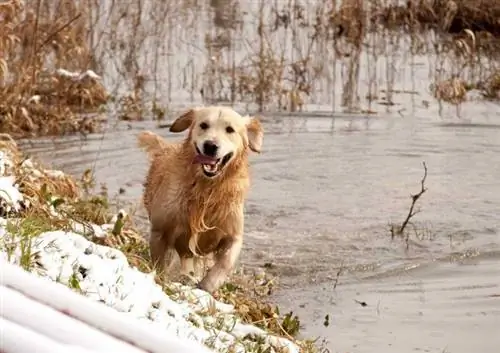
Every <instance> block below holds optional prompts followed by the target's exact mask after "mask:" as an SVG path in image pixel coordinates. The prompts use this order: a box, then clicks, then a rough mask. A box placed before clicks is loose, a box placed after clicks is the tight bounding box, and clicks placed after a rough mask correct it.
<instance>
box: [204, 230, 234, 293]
mask: <svg viewBox="0 0 500 353" xmlns="http://www.w3.org/2000/svg"><path fill="white" fill-rule="evenodd" d="M222 242H223V244H222V247H221V249H220V250H219V251H218V253H217V254H215V264H214V265H213V266H212V268H211V269H210V270H209V271H208V273H207V274H206V275H205V277H204V278H203V279H202V280H201V282H200V283H199V285H198V287H199V288H200V289H203V290H205V291H207V292H213V291H215V290H217V289H218V288H219V287H220V286H221V285H222V284H223V283H224V281H225V280H226V278H227V276H228V275H229V273H230V272H231V270H232V269H233V267H234V265H235V263H236V260H237V259H238V256H239V255H240V251H241V247H242V245H243V235H238V236H236V237H228V238H225V239H223V240H222Z"/></svg>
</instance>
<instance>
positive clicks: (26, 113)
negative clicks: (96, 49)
mask: <svg viewBox="0 0 500 353" xmlns="http://www.w3.org/2000/svg"><path fill="white" fill-rule="evenodd" d="M0 18H1V21H0V131H1V132H11V133H13V134H14V135H26V134H28V135H47V134H63V133H69V132H77V131H81V132H93V131H95V130H96V128H97V125H98V122H99V120H96V119H89V117H86V118H84V117H82V116H78V115H77V113H82V112H89V111H94V112H95V111H96V108H98V107H99V106H100V105H101V104H104V103H105V102H106V101H107V99H108V95H107V92H106V90H105V89H104V87H103V86H102V84H101V83H100V78H99V77H98V76H97V75H95V74H94V73H93V72H92V71H87V69H88V68H90V66H89V58H90V57H91V52H90V48H89V46H88V43H87V33H86V29H85V15H84V11H83V9H82V8H80V7H79V6H78V5H77V4H76V3H74V2H71V1H59V2H50V3H49V2H47V1H45V2H43V1H41V0H38V1H26V2H25V3H23V2H22V1H20V0H10V1H6V2H2V3H1V4H0ZM57 69H63V70H59V71H58V70H57ZM72 71H76V73H73V72H72Z"/></svg>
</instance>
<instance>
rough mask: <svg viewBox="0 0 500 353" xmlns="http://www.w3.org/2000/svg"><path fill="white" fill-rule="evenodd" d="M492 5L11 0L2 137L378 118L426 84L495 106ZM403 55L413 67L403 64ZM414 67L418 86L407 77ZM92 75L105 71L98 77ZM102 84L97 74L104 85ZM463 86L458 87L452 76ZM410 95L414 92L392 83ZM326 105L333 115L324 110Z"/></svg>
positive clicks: (4, 6)
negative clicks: (241, 119) (266, 114)
mask: <svg viewBox="0 0 500 353" xmlns="http://www.w3.org/2000/svg"><path fill="white" fill-rule="evenodd" d="M499 6H500V5H499V3H498V2H497V1H494V0H481V1H472V0H408V1H407V2H406V4H404V5H401V3H400V2H398V1H395V0H394V1H392V0H370V1H361V0H339V1H335V0H334V1H329V2H319V1H313V0H292V1H286V2H285V1H278V2H274V3H272V4H269V3H267V2H265V1H263V0H260V1H259V2H255V1H254V2H251V1H247V0H240V1H237V0H218V1H215V0H214V1H210V2H202V1H198V0H174V1H168V2H165V1H159V0H147V1H131V0H127V1H124V2H100V1H95V0H91V1H80V0H57V1H54V2H52V1H48V0H27V1H24V2H22V1H20V0H9V1H3V2H2V3H1V4H0V18H1V19H2V21H1V22H0V100H1V103H0V132H9V133H12V134H13V135H14V136H35V135H60V134H65V133H74V132H77V131H80V132H83V133H89V132H94V131H98V130H99V127H100V126H101V125H102V123H103V122H104V121H105V120H106V119H105V118H104V117H103V115H100V113H104V112H105V113H106V114H107V115H111V116H113V117H117V118H119V119H123V120H128V121H136V120H143V119H145V118H147V117H153V118H154V119H158V120H160V119H163V118H164V117H165V116H166V115H167V114H168V113H169V111H170V110H171V106H172V105H173V104H174V102H176V103H179V104H183V105H185V104H199V103H201V102H205V103H215V102H216V103H226V104H237V105H241V104H243V105H245V106H246V107H245V108H248V109H259V110H286V111H301V110H304V109H305V108H306V107H307V105H309V104H319V105H321V106H322V107H329V108H330V109H331V110H333V111H338V110H339V108H341V109H343V110H345V111H349V112H370V113H376V112H377V109H376V107H377V105H378V106H383V108H384V109H386V110H390V109H391V107H392V106H394V105H397V99H395V98H396V94H395V93H394V92H395V91H398V90H399V91H401V90H412V91H413V90H414V88H415V85H416V82H415V79H414V76H415V75H416V73H415V70H416V69H415V65H416V63H417V61H419V62H422V60H424V61H427V64H426V65H428V66H429V72H428V73H427V75H428V80H429V84H433V85H434V86H435V87H438V89H437V94H436V98H438V100H442V101H445V102H446V101H447V100H446V97H445V96H446V94H445V93H446V92H445V91H450V90H447V89H444V88H443V87H441V86H443V85H446V83H445V82H448V81H450V80H454V82H453V87H454V88H453V89H452V91H453V96H454V97H452V98H451V100H450V101H452V102H459V103H460V102H462V101H463V94H462V92H461V91H462V90H458V91H457V89H456V87H457V86H456V83H457V82H459V81H460V82H462V81H463V82H465V85H466V87H474V88H477V89H478V90H480V91H481V92H482V93H483V95H484V96H485V97H487V98H488V99H496V98H498V83H495V82H497V81H498V80H495V78H496V77H498V72H499V68H500V64H499V60H498V59H499V55H498V54H499V53H500V44H499V43H500V40H499V38H500V30H499V29H500V24H499V23H498V18H500V8H499ZM402 58H404V59H402ZM408 70H411V71H412V72H411V74H410V76H411V77H412V78H411V82H402V81H401V79H399V78H398V76H401V75H403V74H404V75H406V74H405V72H406V71H408ZM95 73H97V74H95ZM101 77H102V78H101ZM455 78H456V80H455ZM395 85H406V86H411V87H395ZM326 109H328V108H326Z"/></svg>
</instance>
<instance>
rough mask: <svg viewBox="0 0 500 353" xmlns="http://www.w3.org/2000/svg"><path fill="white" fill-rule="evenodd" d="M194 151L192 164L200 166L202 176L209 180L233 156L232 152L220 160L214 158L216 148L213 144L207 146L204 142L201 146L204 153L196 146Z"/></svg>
mask: <svg viewBox="0 0 500 353" xmlns="http://www.w3.org/2000/svg"><path fill="white" fill-rule="evenodd" d="M195 149H196V156H195V157H194V160H193V163H194V164H201V168H202V170H203V174H205V176H207V177H209V178H213V177H215V176H217V175H218V174H219V173H220V172H221V171H222V169H223V168H224V167H225V165H226V164H227V163H228V162H229V160H230V159H231V157H232V156H233V152H230V153H228V154H226V155H225V156H224V157H222V158H216V157H215V155H216V154H217V149H218V147H217V145H215V144H214V143H213V142H210V143H208V144H207V142H205V143H204V144H203V152H204V153H202V152H201V151H200V149H199V148H198V146H197V145H196V144H195ZM209 154H211V155H209Z"/></svg>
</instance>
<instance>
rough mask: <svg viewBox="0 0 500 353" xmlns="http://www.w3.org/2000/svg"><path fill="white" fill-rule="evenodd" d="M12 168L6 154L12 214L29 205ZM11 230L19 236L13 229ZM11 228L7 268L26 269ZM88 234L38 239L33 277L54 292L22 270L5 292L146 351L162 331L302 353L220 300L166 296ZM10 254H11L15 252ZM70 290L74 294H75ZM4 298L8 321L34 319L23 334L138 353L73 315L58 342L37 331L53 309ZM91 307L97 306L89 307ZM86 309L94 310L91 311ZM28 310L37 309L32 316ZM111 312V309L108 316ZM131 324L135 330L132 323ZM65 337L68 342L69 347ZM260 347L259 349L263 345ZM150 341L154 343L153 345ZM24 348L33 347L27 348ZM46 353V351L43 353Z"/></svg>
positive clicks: (3, 236) (220, 347)
mask: <svg viewBox="0 0 500 353" xmlns="http://www.w3.org/2000/svg"><path fill="white" fill-rule="evenodd" d="M22 167H23V168H29V169H32V170H33V172H32V173H31V172H30V174H31V175H32V176H33V177H37V176H38V175H42V174H45V175H47V174H48V173H47V172H46V171H43V173H42V172H40V171H38V170H36V169H35V167H34V165H33V163H31V161H29V160H26V161H24V162H23V164H22ZM9 168H10V169H11V168H12V162H11V160H10V159H9V156H8V153H7V152H5V153H4V152H3V151H0V172H1V173H2V175H1V176H0V192H1V193H0V199H1V200H3V202H5V203H6V204H8V205H9V207H10V208H13V209H14V210H18V209H19V208H18V206H16V205H19V203H20V202H22V201H23V195H22V194H21V193H20V192H19V190H18V188H17V187H16V185H15V184H14V183H15V178H14V176H10V175H7V176H5V175H4V174H5V173H6V171H8V170H9ZM50 173H51V175H61V172H57V171H52V172H50ZM2 205H3V203H2ZM16 207H17V208H16ZM10 208H9V210H10ZM120 212H121V215H120V216H125V215H126V214H125V212H124V211H120ZM115 219H116V218H115ZM91 227H92V230H93V232H94V233H95V235H97V236H99V237H105V236H107V234H108V232H109V231H110V230H111V229H112V227H113V225H112V224H108V225H104V226H97V225H91ZM8 229H10V230H11V231H12V227H10V228H8ZM8 229H7V220H6V219H5V218H0V261H6V260H8V262H10V263H11V264H16V265H20V264H21V262H22V257H23V249H25V247H26V244H24V245H23V244H22V242H23V239H21V238H20V237H19V236H17V238H16V235H17V234H11V233H9V231H8ZM86 231H87V229H86V228H85V227H83V226H82V225H77V224H75V226H74V227H73V229H72V231H67V230H65V231H63V230H54V231H49V232H44V233H42V234H40V235H38V236H36V237H35V238H33V239H32V241H31V244H30V245H31V250H30V251H31V255H32V256H34V266H33V268H32V269H31V272H32V273H33V275H35V276H36V277H35V278H36V280H38V281H40V280H41V281H42V282H41V283H43V284H45V285H47V287H46V288H45V289H44V290H40V289H39V288H35V285H34V284H31V282H30V280H28V279H26V278H28V277H26V276H33V275H30V274H29V273H28V272H25V271H23V270H21V269H20V268H18V269H19V271H20V272H23V275H20V274H19V273H18V274H16V275H15V276H13V275H10V277H9V274H6V273H3V272H2V273H1V275H0V283H1V284H2V285H4V284H5V281H6V280H8V279H9V278H10V280H11V283H10V286H12V285H15V286H16V288H17V289H19V290H21V292H22V293H24V294H27V295H28V296H36V297H37V298H38V299H39V300H41V301H42V302H44V303H48V304H50V305H51V306H52V308H53V309H51V310H52V311H57V310H59V311H61V310H69V311H70V312H71V314H72V316H73V317H77V318H79V319H80V320H82V321H85V322H87V323H88V324H91V325H94V326H95V327H100V328H104V329H105V330H106V331H107V332H110V331H113V330H115V331H116V332H115V333H116V334H115V337H116V336H120V337H126V338H127V340H128V341H130V340H131V339H132V340H133V342H136V343H137V342H142V343H141V344H138V343H137V345H139V346H141V347H142V348H145V349H148V350H149V351H157V350H155V349H154V347H153V348H151V347H149V348H146V346H147V342H143V341H144V338H141V337H142V336H141V335H143V334H140V333H141V332H143V331H145V330H146V331H151V330H152V331H155V332H156V331H160V332H162V333H163V334H164V335H166V334H169V335H173V336H175V337H176V339H181V340H183V341H185V342H193V341H194V342H199V343H203V344H204V345H205V346H209V347H210V348H212V349H214V351H216V352H228V351H232V352H252V348H251V347H257V346H259V347H258V349H259V351H265V349H266V348H270V352H278V351H283V349H284V348H285V349H284V351H286V348H288V352H289V353H295V352H299V349H298V347H297V346H296V345H295V344H294V343H292V342H291V341H289V340H287V339H284V338H281V337H276V336H272V335H269V334H267V333H266V332H265V331H263V330H261V329H260V328H258V327H256V326H253V325H248V324H244V323H242V322H241V321H240V319H239V318H238V317H237V315H236V314H235V312H234V307H233V306H232V305H228V304H224V303H222V302H219V301H217V300H215V299H214V298H213V297H212V296H211V295H210V294H209V293H207V292H204V291H202V290H199V289H195V288H191V287H188V286H184V285H182V284H179V283H172V284H170V285H169V293H170V292H173V293H174V294H171V295H170V296H169V295H167V294H165V292H164V290H163V289H162V287H161V286H159V285H158V284H156V283H155V281H154V277H155V273H154V272H151V273H143V272H141V271H139V270H138V269H136V268H134V267H131V266H130V265H129V263H128V261H127V258H126V256H125V255H124V254H123V253H122V252H120V251H119V250H117V249H113V248H110V247H106V246H102V245H98V244H95V243H92V242H91V241H89V240H87V239H86V238H85V237H84V235H85V233H86ZM87 233H88V231H87ZM23 246H24V247H23ZM2 249H3V250H2ZM7 249H9V250H8V252H7ZM24 251H26V250H24ZM5 268H7V267H6V266H4V265H3V264H2V265H1V269H2V271H5V270H4V269H5ZM24 277H26V278H24ZM23 278H24V279H23ZM12 283H14V284H12ZM33 283H34V282H33ZM49 283H50V284H51V287H50V288H49V287H48V285H49ZM54 286H56V287H58V289H57V290H59V287H62V288H63V289H65V290H67V291H69V292H70V293H72V294H74V293H76V292H77V293H80V294H78V295H76V294H75V297H78V298H79V299H78V300H76V299H75V298H74V297H72V299H69V296H68V297H67V298H66V294H64V295H62V294H60V293H56V292H57V290H56V289H55V288H53V287H54ZM68 287H70V288H72V289H68ZM1 293H2V298H4V295H5V296H6V297H8V298H10V300H11V301H12V302H13V303H15V304H12V305H5V306H3V307H2V308H1V310H2V312H1V314H2V315H1V316H6V315H7V314H9V315H11V316H17V317H20V316H22V317H29V318H30V320H24V321H23V324H24V325H27V326H29V327H28V328H27V327H24V328H22V330H28V329H37V328H38V331H40V332H41V331H43V333H44V334H45V335H46V336H48V337H49V338H50V339H52V340H54V339H57V340H58V341H59V342H63V343H65V344H73V345H77V346H79V347H83V348H87V349H94V350H95V349H98V348H99V347H97V346H96V344H97V343H95V344H93V343H92V342H99V346H100V348H99V349H101V350H102V349H103V348H104V347H105V346H106V344H109V346H108V348H109V350H108V351H120V352H133V350H131V349H130V348H127V349H126V348H123V349H122V348H120V349H118V348H113V347H117V346H114V345H117V344H119V342H114V341H113V340H111V339H110V338H108V339H106V338H105V337H103V336H102V334H100V331H97V330H96V329H95V328H92V327H87V328H77V326H78V325H80V326H81V323H80V324H78V323H77V322H73V321H76V320H74V319H72V318H70V317H68V316H64V315H63V317H65V319H63V318H60V321H58V324H57V326H59V328H61V329H63V330H62V331H58V332H59V333H58V334H57V335H56V336H54V335H55V333H54V332H55V331H53V330H52V328H51V326H50V325H48V326H46V327H33V325H34V324H35V323H36V324H40V323H43V321H44V320H43V319H44V318H46V317H48V316H49V314H50V312H49V311H50V310H49V308H45V309H44V308H43V306H41V304H36V303H35V304H30V305H28V302H27V300H28V299H27V298H26V297H25V298H23V295H21V294H19V293H17V294H16V292H14V291H13V290H12V289H9V288H6V287H1ZM61 293H62V292H61ZM54 298H58V300H57V301H56V300H54ZM25 302H26V303H25ZM23 303H24V304H23ZM90 304H95V305H94V306H90ZM102 304H105V306H104V305H102ZM106 306H107V307H108V308H106ZM86 307H88V309H85V308H86ZM27 308H30V309H29V311H28V310H27ZM104 308H106V309H107V310H106V311H105V310H104ZM113 309H114V310H113ZM48 310H49V311H48ZM110 312H113V313H114V314H116V313H120V315H119V318H118V319H116V318H114V319H113V316H112V314H110ZM59 316H61V315H59ZM130 319H131V320H132V321H130ZM58 320H59V319H58ZM127 320H129V321H127ZM30 322H31V323H32V324H31V326H30ZM50 322H51V323H53V324H51V325H55V321H52V319H51V320H50ZM125 322H128V325H129V326H130V325H131V326H130V327H133V330H132V331H130V330H126V329H125V328H123V327H124V326H123V325H125ZM130 322H133V323H134V324H130ZM120 325H121V326H120ZM120 327H122V328H120ZM130 327H129V328H130ZM139 327H140V328H141V329H139ZM0 328H5V329H6V330H7V331H6V332H12V335H16V334H19V335H21V336H22V334H21V333H20V332H21V328H19V327H17V326H16V325H13V324H11V323H7V322H6V321H2V322H1V324H0ZM64 330H66V331H64ZM92 330H94V331H95V332H94V331H92ZM120 330H121V331H120ZM70 331H71V332H73V331H78V332H87V334H85V335H84V334H83V333H82V338H81V339H78V337H74V338H73V339H71V340H68V339H69V338H68V337H71V334H70V333H71V332H70ZM16 332H17V333H16ZM40 332H39V333H40ZM9 335H10V334H9ZM51 335H52V336H51ZM90 337H93V338H92V339H91V338H90ZM49 338H46V339H49ZM65 338H67V339H66V341H65V340H64V339H65ZM150 341H151V340H150ZM257 341H258V342H259V343H256V342H257ZM151 342H155V341H154V339H152V341H151ZM151 342H150V343H151ZM25 343H26V344H28V342H25ZM151 344H153V343H151ZM40 345H41V346H40V347H42V346H43V344H42V343H40ZM0 348H1V347H0ZM63 349H64V350H65V351H70V350H66V348H61V349H59V350H61V351H62V350H63ZM0 350H1V349H0ZM26 351H29V350H26ZM40 351H44V350H43V349H42V348H41V349H40ZM71 351H72V350H71ZM80 351H82V350H80ZM136 351H137V350H136ZM164 351H165V350H163V352H164ZM82 352H83V351H82Z"/></svg>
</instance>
